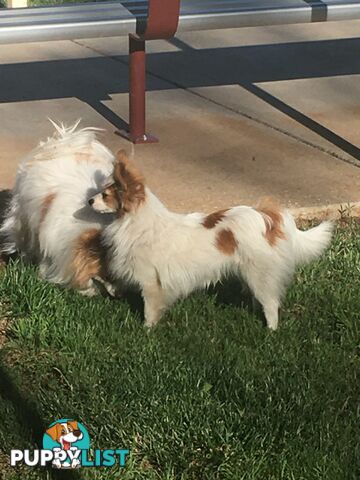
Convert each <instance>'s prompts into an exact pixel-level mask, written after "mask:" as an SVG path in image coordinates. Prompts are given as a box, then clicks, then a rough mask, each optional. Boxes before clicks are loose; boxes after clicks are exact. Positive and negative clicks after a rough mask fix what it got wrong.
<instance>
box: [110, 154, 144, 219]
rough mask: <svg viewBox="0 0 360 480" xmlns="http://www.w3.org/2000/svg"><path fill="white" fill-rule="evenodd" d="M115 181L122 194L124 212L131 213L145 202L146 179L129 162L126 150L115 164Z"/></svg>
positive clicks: (118, 155)
mask: <svg viewBox="0 0 360 480" xmlns="http://www.w3.org/2000/svg"><path fill="white" fill-rule="evenodd" d="M113 176H114V181H115V184H116V186H117V187H118V189H119V191H120V194H121V203H122V210H123V211H124V212H129V211H131V210H134V209H135V208H137V207H138V206H139V205H140V203H142V202H143V201H144V200H145V183H144V177H143V175H142V174H141V172H140V170H139V169H138V168H137V167H136V166H135V165H134V164H133V163H132V162H131V161H130V160H129V158H128V156H127V153H126V152H125V150H120V151H119V152H118V153H117V155H116V159H115V163H114V174H113Z"/></svg>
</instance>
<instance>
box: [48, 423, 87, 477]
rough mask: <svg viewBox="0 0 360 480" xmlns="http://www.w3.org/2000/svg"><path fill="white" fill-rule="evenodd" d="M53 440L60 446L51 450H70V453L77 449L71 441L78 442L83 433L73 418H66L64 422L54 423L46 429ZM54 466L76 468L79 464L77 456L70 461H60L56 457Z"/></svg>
mask: <svg viewBox="0 0 360 480" xmlns="http://www.w3.org/2000/svg"><path fill="white" fill-rule="evenodd" d="M46 433H47V434H48V435H50V437H51V438H52V440H53V441H54V442H57V443H59V445H60V447H58V448H57V447H55V448H54V449H53V451H55V452H56V451H59V450H65V451H66V452H67V451H68V450H72V453H73V454H74V452H75V451H76V450H78V449H77V448H76V447H75V446H72V444H73V443H75V442H78V441H79V440H81V439H82V438H83V434H82V432H81V430H80V429H79V426H78V423H77V422H76V421H75V420H67V421H66V422H61V423H55V425H53V426H52V427H50V428H48V429H47V430H46ZM53 465H54V467H56V468H76V467H77V466H79V465H80V460H79V459H78V458H73V459H72V460H71V462H70V461H65V462H61V461H60V460H59V459H58V458H56V459H55V460H54V461H53Z"/></svg>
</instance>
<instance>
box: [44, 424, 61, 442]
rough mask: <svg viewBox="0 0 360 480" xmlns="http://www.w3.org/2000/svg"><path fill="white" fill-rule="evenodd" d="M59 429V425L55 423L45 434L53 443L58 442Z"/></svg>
mask: <svg viewBox="0 0 360 480" xmlns="http://www.w3.org/2000/svg"><path fill="white" fill-rule="evenodd" d="M59 427H60V425H59V424H58V423H55V425H53V426H52V427H50V428H48V429H47V430H46V432H45V433H47V434H48V435H49V436H50V437H51V438H52V440H54V441H55V442H57V441H58V438H59Z"/></svg>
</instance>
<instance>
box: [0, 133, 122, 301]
mask: <svg viewBox="0 0 360 480" xmlns="http://www.w3.org/2000/svg"><path fill="white" fill-rule="evenodd" d="M54 125H55V124H54ZM55 127H56V133H55V134H54V136H53V137H51V138H48V139H47V141H45V142H41V143H40V144H39V146H38V147H37V148H36V149H35V150H33V151H32V152H31V153H30V154H29V155H28V156H27V157H26V158H25V159H24V160H23V162H22V163H21V164H20V166H19V169H18V172H17V177H16V183H15V187H14V189H13V192H12V199H11V203H10V206H9V209H8V212H7V215H6V218H5V221H4V223H3V225H2V226H1V228H0V239H1V242H0V253H2V254H3V255H10V254H12V253H15V252H18V253H20V254H21V255H22V256H23V257H24V258H25V259H27V260H30V261H32V262H34V263H35V264H37V265H39V266H40V274H41V276H42V278H44V279H46V280H48V281H49V282H53V283H57V284H60V285H65V286H71V287H73V288H75V289H78V290H79V291H80V292H82V293H84V294H88V295H91V294H94V293H96V291H97V290H96V288H95V287H94V286H95V284H94V281H93V279H94V278H102V279H103V280H104V279H105V277H106V273H105V268H104V264H103V258H102V256H101V252H102V250H101V246H100V231H101V229H102V228H103V227H104V226H105V225H106V224H108V223H109V222H111V221H112V217H111V215H100V214H98V213H96V212H94V210H93V209H91V208H90V207H89V205H88V200H89V198H90V197H92V196H93V195H94V193H95V192H98V191H99V190H101V188H102V184H103V182H104V181H105V180H106V179H107V177H108V176H109V175H110V174H111V173H112V171H113V162H114V156H113V154H112V153H111V152H110V151H109V150H108V149H107V148H106V147H105V146H104V145H102V144H101V143H100V142H99V141H98V140H97V139H96V137H95V131H96V129H90V128H84V129H82V130H76V127H77V124H76V125H74V126H73V127H71V128H65V127H64V126H57V125H55ZM108 287H109V288H108V290H109V289H111V287H110V286H109V285H108Z"/></svg>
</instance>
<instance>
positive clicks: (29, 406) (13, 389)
mask: <svg viewBox="0 0 360 480" xmlns="http://www.w3.org/2000/svg"><path fill="white" fill-rule="evenodd" d="M0 379H1V382H0V397H2V398H3V399H4V400H5V401H7V402H10V403H11V404H12V406H13V408H14V411H15V415H16V421H17V423H18V425H21V426H22V428H23V429H24V431H25V435H26V436H27V438H28V439H29V440H30V441H31V443H32V444H33V445H34V449H35V448H42V437H43V435H44V432H45V430H46V428H47V425H46V423H45V422H44V420H43V418H42V417H41V415H40V414H39V412H38V410H37V408H36V405H35V404H34V403H33V402H32V401H31V400H29V399H28V398H26V396H25V395H24V394H22V392H21V391H20V390H19V389H18V387H17V386H16V385H15V382H14V381H13V380H12V378H11V376H10V375H9V373H8V371H7V369H6V368H5V367H4V366H3V365H1V364H0ZM38 472H39V474H40V475H41V477H43V478H49V476H50V478H53V479H65V478H66V479H68V480H80V478H81V477H80V476H79V474H78V472H73V471H69V470H67V471H66V472H65V471H61V470H54V469H53V468H52V467H51V466H49V467H47V468H44V469H42V470H40V469H39V470H38Z"/></svg>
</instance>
